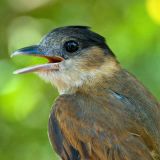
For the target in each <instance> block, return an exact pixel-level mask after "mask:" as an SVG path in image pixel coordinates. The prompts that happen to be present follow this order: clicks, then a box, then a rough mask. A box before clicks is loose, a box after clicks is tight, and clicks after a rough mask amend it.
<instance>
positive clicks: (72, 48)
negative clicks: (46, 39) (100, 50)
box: [64, 40, 79, 53]
mask: <svg viewBox="0 0 160 160" xmlns="http://www.w3.org/2000/svg"><path fill="white" fill-rule="evenodd" d="M64 47H65V49H66V51H67V52H70V53H73V52H76V51H77V50H78V48H79V45H78V43H77V42H75V41H73V40H72V41H68V42H66V43H65V44H64Z"/></svg>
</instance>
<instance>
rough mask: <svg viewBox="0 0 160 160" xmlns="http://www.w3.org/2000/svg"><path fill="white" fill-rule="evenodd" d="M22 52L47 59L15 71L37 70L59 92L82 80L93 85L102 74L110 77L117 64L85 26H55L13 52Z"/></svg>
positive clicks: (113, 57) (111, 54) (95, 34)
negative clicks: (39, 38) (40, 38)
mask: <svg viewBox="0 0 160 160" xmlns="http://www.w3.org/2000/svg"><path fill="white" fill-rule="evenodd" d="M22 54H23V55H33V56H39V57H44V58H47V59H48V60H49V62H48V63H47V64H40V65H36V66H32V67H27V68H24V69H20V70H17V71H15V72H14V73H15V74H22V73H28V72H36V73H38V74H39V75H40V76H41V77H42V78H44V79H46V80H49V81H50V82H51V83H52V84H54V85H55V86H56V87H57V88H58V90H59V92H61V93H63V92H65V91H67V90H69V89H70V88H76V87H80V86H82V85H84V84H89V85H92V83H94V82H96V81H98V78H100V77H101V75H106V76H108V77H111V76H112V75H113V73H114V72H115V71H116V70H117V68H118V67H117V64H118V63H117V61H116V59H115V56H114V54H113V53H112V51H111V50H110V49H109V47H108V46H107V44H106V43H105V39H104V38H103V37H102V36H100V35H99V34H97V33H95V32H92V31H91V30H90V29H89V27H85V26H67V27H61V28H57V29H54V30H53V31H51V32H50V33H48V34H47V35H46V36H45V37H44V38H43V39H42V41H41V42H40V43H39V44H38V45H34V46H29V47H25V48H22V49H19V50H17V51H15V52H14V53H13V54H12V56H15V55H22Z"/></svg>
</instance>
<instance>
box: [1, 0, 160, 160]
mask: <svg viewBox="0 0 160 160" xmlns="http://www.w3.org/2000/svg"><path fill="white" fill-rule="evenodd" d="M65 25H87V26H91V27H92V29H93V30H94V31H96V32H98V33H100V34H102V35H104V37H106V39H107V42H108V44H109V45H110V47H111V48H112V50H113V51H114V52H115V53H116V55H117V57H118V59H119V61H120V62H121V64H122V65H123V66H124V67H125V68H127V69H128V70H129V71H130V72H132V73H133V74H135V75H136V76H137V77H138V79H139V80H140V81H142V82H143V83H144V84H145V86H147V87H148V88H149V89H150V90H151V92H152V93H153V94H154V95H155V96H156V97H157V98H158V99H160V73H159V72H160V0H79V1H77V0H64V1H62V0H0V160H10V159H12V160H22V159H23V160H35V159H38V160H50V159H54V160H56V159H58V157H57V156H56V155H55V153H53V151H52V148H51V146H50V144H49V141H48V137H47V123H48V116H49V112H50V108H51V105H52V104H53V101H54V99H55V97H56V96H57V95H58V93H57V91H56V89H55V88H53V87H51V85H49V84H46V83H45V82H43V81H42V80H41V79H40V78H39V77H37V76H36V75H34V74H26V75H13V74H12V72H13V71H14V70H15V69H17V68H21V67H24V66H27V65H31V64H35V63H41V62H42V61H43V60H41V59H37V58H34V57H33V58H31V57H23V56H22V57H15V58H13V59H10V54H11V53H12V52H13V51H14V50H16V49H18V48H21V47H24V46H28V45H32V44H36V43H38V42H39V40H40V39H41V37H42V36H43V35H44V34H46V33H47V32H48V31H50V30H52V29H53V28H55V27H59V26H65Z"/></svg>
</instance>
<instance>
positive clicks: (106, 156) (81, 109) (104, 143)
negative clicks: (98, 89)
mask: <svg viewBox="0 0 160 160" xmlns="http://www.w3.org/2000/svg"><path fill="white" fill-rule="evenodd" d="M99 99H100V98H99ZM128 107H129V108H128ZM130 107H131V108H133V105H132V104H131V103H130V102H129V101H128V99H125V97H122V96H120V95H118V94H115V95H114V94H111V95H110V96H109V97H108V100H107V107H106V106H105V104H104V103H103V99H101V100H100V101H99V102H98V103H96V101H95V99H94V100H93V99H92V101H91V100H90V99H88V100H87V97H86V99H85V98H81V97H76V96H70V95H63V96H60V97H59V98H58V100H57V101H56V104H55V115H56V119H57V120H56V119H55V116H54V114H53V115H51V119H50V121H51V122H50V138H51V141H52V143H53V144H54V145H55V149H56V150H57V153H58V154H59V155H61V156H63V155H62V152H65V154H67V155H70V154H71V155H72V153H73V152H72V151H71V149H70V147H71V148H72V149H73V148H74V149H73V150H74V151H75V150H76V151H78V153H77V152H76V155H79V154H80V157H81V158H80V159H81V160H84V159H89V160H154V158H153V157H154V156H155V157H156V156H157V155H156V150H155V148H154V147H155V146H154V145H155V144H154V140H153V139H152V137H151V136H150V135H148V134H147V132H146V130H145V127H144V126H143V125H141V124H140V123H139V122H138V119H136V118H135V117H136V115H134V116H133V115H132V109H131V111H130ZM133 110H134V108H133ZM52 118H53V119H52ZM134 118H135V119H134ZM57 124H59V125H60V128H61V131H60V130H59V127H58V130H57V127H56V126H57ZM143 127H144V128H143ZM62 134H63V135H65V138H66V139H67V141H66V139H65V138H64V136H62ZM63 142H65V143H66V142H67V148H68V147H69V149H66V148H65V147H64V145H63ZM59 146H60V147H59ZM68 150H69V152H68ZM154 151H155V152H154ZM67 160H68V159H67Z"/></svg>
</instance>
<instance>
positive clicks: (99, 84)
mask: <svg viewBox="0 0 160 160" xmlns="http://www.w3.org/2000/svg"><path fill="white" fill-rule="evenodd" d="M119 70H120V66H119V64H118V63H117V62H116V61H115V60H113V61H107V62H106V63H104V64H103V65H102V66H101V67H98V68H96V69H93V70H89V71H88V70H87V71H86V70H83V71H79V72H78V71H76V72H71V73H69V74H63V75H61V76H57V79H56V80H54V82H53V84H54V85H55V86H56V87H57V88H58V91H59V93H60V94H74V93H76V92H85V93H91V92H95V93H97V90H103V89H105V88H107V87H109V84H107V83H108V81H109V80H110V79H112V78H113V77H114V75H115V74H116V73H117V72H118V71H119Z"/></svg>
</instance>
